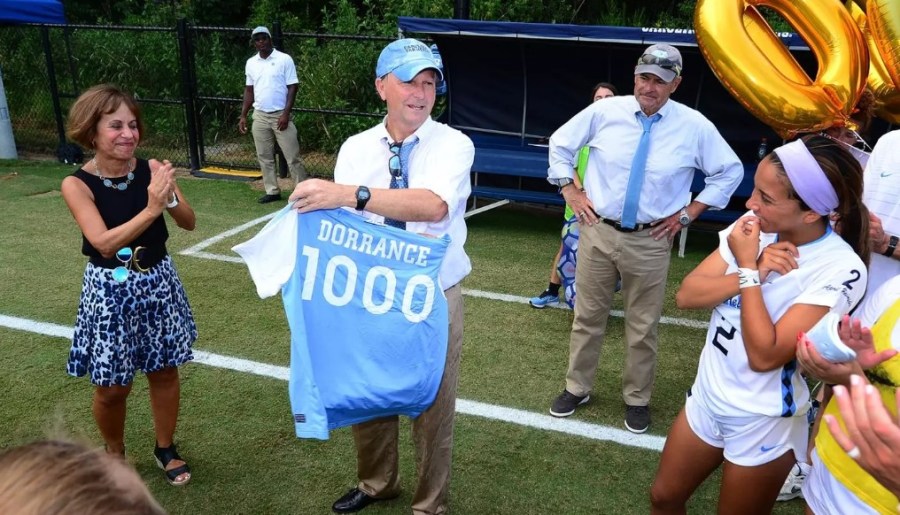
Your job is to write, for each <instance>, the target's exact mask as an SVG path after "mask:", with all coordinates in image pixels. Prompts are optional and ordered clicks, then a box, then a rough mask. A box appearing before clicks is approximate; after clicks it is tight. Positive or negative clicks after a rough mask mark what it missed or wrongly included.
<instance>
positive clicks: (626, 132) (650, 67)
mask: <svg viewBox="0 0 900 515" xmlns="http://www.w3.org/2000/svg"><path fill="white" fill-rule="evenodd" d="M682 66H683V64H682V59H681V53H680V52H679V51H678V49H676V48H675V47H673V46H670V45H663V44H658V45H652V46H650V47H648V48H647V49H646V50H645V51H644V53H643V55H641V57H640V59H638V62H637V66H635V68H634V96H620V97H614V98H610V99H607V100H605V101H603V102H595V103H593V104H591V105H590V106H588V107H587V108H586V109H584V110H583V111H581V112H580V113H578V114H577V115H575V116H574V117H573V118H572V119H571V120H569V121H568V122H566V123H565V124H564V125H563V126H562V127H560V128H559V129H558V130H557V131H556V132H554V133H553V135H552V136H551V137H550V168H549V170H548V175H549V181H550V182H551V183H553V184H555V185H557V186H558V187H559V188H560V191H561V193H562V194H563V196H564V197H565V200H566V203H567V204H569V205H570V206H572V209H573V210H574V212H575V214H576V216H578V218H579V220H580V223H581V240H580V242H579V248H578V268H577V269H576V272H575V286H576V289H577V291H578V296H577V297H576V299H575V318H574V321H573V323H572V333H571V335H570V338H569V368H568V372H567V374H566V387H565V390H563V392H562V393H561V394H560V395H559V396H558V397H557V398H556V399H555V400H554V401H553V404H552V406H551V408H550V414H551V415H553V416H556V417H567V416H569V415H571V414H573V413H574V412H575V409H576V408H577V407H578V406H580V405H582V404H584V403H586V402H588V400H589V399H590V394H591V390H592V389H593V385H594V379H595V377H596V373H597V366H598V364H599V359H600V349H601V347H602V345H603V338H604V335H605V333H606V323H607V320H608V318H609V310H610V305H611V303H612V298H613V293H614V291H615V288H616V281H617V280H618V278H619V277H620V276H621V278H622V298H623V300H624V302H625V340H626V345H627V349H626V361H625V367H624V372H623V378H622V397H623V400H624V401H625V406H626V409H625V427H626V428H627V429H628V430H629V431H631V432H634V433H643V432H644V431H646V430H647V429H648V428H649V426H650V408H649V404H650V396H651V392H652V389H653V380H654V377H655V374H656V351H657V339H658V336H657V327H658V325H659V318H660V315H661V313H662V306H663V300H664V297H665V286H666V276H667V274H668V270H669V259H670V257H671V247H672V240H673V239H674V237H675V234H676V233H677V232H678V231H679V230H680V229H681V228H682V227H685V226H687V225H688V224H690V223H691V221H692V220H695V219H696V218H697V216H699V215H700V213H702V212H703V210H705V209H706V208H708V207H714V208H723V207H725V206H726V205H727V204H728V200H729V198H730V197H731V195H732V193H734V191H735V189H737V186H738V184H739V183H740V181H741V179H742V177H743V167H742V165H741V162H740V160H739V159H738V157H737V155H736V154H735V153H734V151H733V150H732V149H731V147H729V146H728V144H727V143H726V142H725V140H724V139H723V138H722V136H721V135H720V134H719V132H718V131H717V130H716V128H715V126H713V124H712V123H711V122H710V121H709V120H707V119H706V118H705V117H704V116H703V115H702V114H700V113H699V112H697V111H695V110H694V109H691V108H689V107H687V106H685V105H683V104H680V103H678V102H676V101H674V100H670V99H669V97H670V96H671V95H672V93H674V92H675V90H676V89H678V86H679V84H681V79H682V77H681V71H682ZM585 145H587V146H588V147H590V158H589V159H588V163H589V164H588V169H587V170H586V171H585V176H584V190H583V191H582V190H579V189H578V188H575V187H574V185H573V184H572V182H573V181H572V168H573V166H574V165H575V160H576V159H577V156H578V151H579V149H580V148H581V147H583V146H585ZM695 170H700V171H702V172H703V173H704V174H705V175H706V187H705V188H704V189H703V191H702V192H700V193H699V194H698V195H697V197H696V198H695V199H693V200H692V199H691V193H690V186H691V181H692V180H693V177H694V171H695ZM582 264H583V265H582Z"/></svg>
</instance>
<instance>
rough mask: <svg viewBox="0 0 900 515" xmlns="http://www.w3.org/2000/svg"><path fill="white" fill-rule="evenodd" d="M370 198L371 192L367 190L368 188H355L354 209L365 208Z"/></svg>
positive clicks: (360, 209)
mask: <svg viewBox="0 0 900 515" xmlns="http://www.w3.org/2000/svg"><path fill="white" fill-rule="evenodd" d="M370 198H372V194H371V193H370V192H369V188H367V187H365V186H360V187H359V188H356V210H357V211H362V210H363V209H365V208H366V204H367V203H368V202H369V199H370Z"/></svg>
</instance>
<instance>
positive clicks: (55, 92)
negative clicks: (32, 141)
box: [41, 25, 66, 151]
mask: <svg viewBox="0 0 900 515" xmlns="http://www.w3.org/2000/svg"><path fill="white" fill-rule="evenodd" d="M41 43H43V46H44V58H45V59H46V61H47V83H48V85H49V86H50V98H51V99H52V100H53V115H54V116H55V117H56V134H57V135H58V136H59V147H57V151H59V150H60V149H62V148H63V145H65V144H66V131H65V129H64V128H63V119H62V107H60V105H59V87H58V85H57V84H56V69H55V68H54V67H53V50H52V49H51V47H50V29H48V28H47V27H46V26H45V25H42V26H41Z"/></svg>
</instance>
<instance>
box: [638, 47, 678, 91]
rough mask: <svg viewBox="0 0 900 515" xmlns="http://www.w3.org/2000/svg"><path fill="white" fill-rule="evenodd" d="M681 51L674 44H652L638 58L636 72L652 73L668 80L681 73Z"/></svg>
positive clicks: (670, 80)
mask: <svg viewBox="0 0 900 515" xmlns="http://www.w3.org/2000/svg"><path fill="white" fill-rule="evenodd" d="M681 67H682V62H681V52H679V51H678V49H677V48H675V47H673V46H672V45H665V44H657V45H650V46H649V47H647V50H644V53H643V54H641V57H640V59H638V62H637V66H635V67H634V74H635V75H639V74H641V73H652V74H653V75H656V76H657V77H659V78H660V79H662V80H664V81H666V82H672V81H673V80H675V77H678V76H680V75H681Z"/></svg>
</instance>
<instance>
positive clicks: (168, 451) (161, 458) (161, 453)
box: [153, 443, 191, 486]
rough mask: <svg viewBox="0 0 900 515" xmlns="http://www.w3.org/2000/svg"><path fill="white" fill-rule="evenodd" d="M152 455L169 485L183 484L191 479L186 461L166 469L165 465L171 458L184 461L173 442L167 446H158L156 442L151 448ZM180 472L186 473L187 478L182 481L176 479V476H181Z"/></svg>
mask: <svg viewBox="0 0 900 515" xmlns="http://www.w3.org/2000/svg"><path fill="white" fill-rule="evenodd" d="M153 457H154V458H156V464H157V465H158V466H159V468H161V469H162V470H163V472H164V473H165V475H166V481H167V482H168V483H169V484H170V485H172V486H183V485H186V484H187V483H188V481H190V480H191V468H190V467H188V465H187V463H185V464H184V465H182V466H180V467H176V468H173V469H172V470H166V465H168V464H169V463H170V462H171V461H172V460H180V461H184V458H182V457H181V456H179V455H178V450H177V449H176V448H175V444H174V443H173V444H172V445H170V446H169V447H160V446H159V444H156V446H155V448H154V449H153ZM182 474H187V479H185V480H184V481H177V479H178V476H181V475H182Z"/></svg>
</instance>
